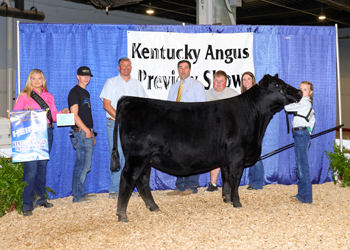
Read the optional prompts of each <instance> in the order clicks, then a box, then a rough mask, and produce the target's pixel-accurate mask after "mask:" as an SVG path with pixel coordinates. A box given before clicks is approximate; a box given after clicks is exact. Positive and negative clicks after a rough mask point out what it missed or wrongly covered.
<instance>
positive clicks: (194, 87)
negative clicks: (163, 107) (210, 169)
mask: <svg viewBox="0 0 350 250" xmlns="http://www.w3.org/2000/svg"><path fill="white" fill-rule="evenodd" d="M177 70H178V72H179V77H180V80H179V81H178V82H176V83H175V84H174V85H172V86H171V88H170V90H169V94H168V101H176V102H205V101H206V96H205V89H204V86H203V84H202V83H201V82H199V81H197V80H195V79H193V78H192V77H190V73H191V63H190V62H189V61H187V60H182V61H180V62H178V64H177ZM198 180H199V175H191V176H187V177H177V178H176V183H175V185H176V189H175V190H174V191H171V192H169V193H167V194H168V195H189V194H195V193H197V192H198V189H197V188H198V186H199V181H198Z"/></svg>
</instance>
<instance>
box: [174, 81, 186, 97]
mask: <svg viewBox="0 0 350 250" xmlns="http://www.w3.org/2000/svg"><path fill="white" fill-rule="evenodd" d="M184 82H185V81H181V83H180V87H179V90H178V91H177V97H176V101H177V102H179V101H181V95H182V88H183V83H184Z"/></svg>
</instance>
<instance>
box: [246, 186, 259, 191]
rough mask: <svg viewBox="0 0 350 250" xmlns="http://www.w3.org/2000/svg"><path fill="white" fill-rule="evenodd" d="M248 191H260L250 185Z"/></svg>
mask: <svg viewBox="0 0 350 250" xmlns="http://www.w3.org/2000/svg"><path fill="white" fill-rule="evenodd" d="M247 189H248V190H258V189H257V188H255V187H252V186H250V185H249V186H248V187H247Z"/></svg>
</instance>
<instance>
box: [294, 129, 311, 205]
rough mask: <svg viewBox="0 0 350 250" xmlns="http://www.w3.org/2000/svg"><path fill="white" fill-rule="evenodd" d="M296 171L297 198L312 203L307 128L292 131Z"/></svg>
mask: <svg viewBox="0 0 350 250" xmlns="http://www.w3.org/2000/svg"><path fill="white" fill-rule="evenodd" d="M293 138H294V152H295V163H296V172H297V175H298V179H299V181H298V194H297V195H296V197H297V199H298V200H299V201H301V202H303V203H312V184H311V177H310V170H309V147H310V134H309V131H308V130H307V129H304V130H298V131H293Z"/></svg>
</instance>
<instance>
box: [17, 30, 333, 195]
mask: <svg viewBox="0 0 350 250" xmlns="http://www.w3.org/2000/svg"><path fill="white" fill-rule="evenodd" d="M19 28H20V48H21V49H20V56H21V90H22V89H23V88H24V85H25V83H26V80H27V77H28V74H29V72H30V71H31V70H32V69H34V68H39V69H41V70H42V71H43V72H44V74H45V76H46V78H47V84H48V89H49V92H51V93H52V94H53V95H54V97H55V102H56V106H57V109H58V110H61V109H63V108H65V107H67V106H68V103H67V97H68V93H69V91H70V89H71V88H72V87H73V86H75V85H76V84H77V79H76V71H77V69H78V68H79V67H80V66H83V65H86V66H89V67H90V68H91V71H92V74H93V75H94V77H92V78H91V82H90V84H89V85H88V87H87V90H88V91H89V92H90V95H91V103H92V115H93V118H94V128H95V130H96V131H97V132H98V136H97V144H96V146H95V149H94V153H93V161H92V167H91V172H90V173H89V174H88V175H87V179H86V187H87V192H89V193H90V192H93V193H96V192H108V187H109V184H110V181H109V154H108V142H107V135H106V123H107V121H106V118H105V111H104V109H103V103H102V101H101V100H100V99H99V98H98V97H99V95H100V92H101V90H102V88H103V85H104V83H105V81H106V80H107V79H108V78H110V77H113V76H116V75H118V74H119V72H118V69H117V62H118V59H119V58H121V57H123V56H126V55H127V31H128V30H131V31H161V32H181V33H208V32H209V33H241V32H253V33H254V52H253V53H254V64H255V75H256V78H257V79H258V80H259V79H261V78H262V76H263V75H264V74H272V75H274V74H276V73H278V74H279V76H280V78H282V79H283V80H285V82H287V83H289V84H291V85H292V86H294V87H297V88H298V86H299V84H300V82H301V81H303V80H308V81H310V82H312V83H313V84H314V110H315V114H316V125H315V129H314V133H318V132H320V131H323V130H326V129H329V128H331V127H334V126H335V125H336V49H335V48H336V30H335V27H304V26H303V27H297V26H251V25H242V26H241V25H237V26H210V25H187V26H185V27H184V26H181V25H132V24H130V25H99V24H33V23H21V24H20V25H19ZM21 90H17V91H21ZM67 108H68V107H67ZM291 120H292V117H290V121H291ZM69 131H70V128H68V127H63V128H57V127H56V128H55V129H54V143H53V147H52V151H51V155H50V161H49V164H48V167H47V186H48V187H50V188H52V189H53V190H54V191H55V192H56V195H50V196H51V197H50V198H59V197H66V196H70V195H71V194H72V174H73V166H74V162H75V151H74V149H73V147H72V145H71V142H70V139H69ZM286 132H287V129H286V119H285V114H284V111H282V112H280V113H278V114H276V115H275V117H274V118H273V120H272V121H271V123H270V125H269V126H268V129H267V131H266V134H265V138H264V140H263V152H262V154H263V155H264V154H266V153H269V152H271V151H273V150H276V149H278V148H280V147H283V146H285V145H287V144H289V143H292V142H293V138H292V135H291V133H290V134H287V133H286ZM334 139H335V132H332V133H329V134H327V135H323V136H321V137H318V138H316V139H314V140H312V142H311V147H310V153H309V155H310V171H311V178H312V183H323V182H327V181H330V180H331V177H330V175H329V174H327V170H328V166H329V162H328V160H327V158H326V157H325V154H324V150H332V146H333V141H334ZM264 165H265V184H271V183H279V184H287V185H288V184H295V183H296V182H297V176H296V172H295V161H294V149H293V148H292V149H288V150H287V151H284V152H282V153H280V154H277V155H275V156H272V157H270V158H268V159H266V160H264ZM247 173H248V169H246V170H245V172H244V174H243V177H242V180H241V185H246V184H248V175H247ZM209 181H210V177H209V174H208V173H206V174H202V175H201V176H200V186H206V185H207V183H208V182H209ZM218 184H219V185H221V178H219V182H218ZM150 186H151V189H152V190H156V189H157V190H159V189H160V190H165V189H173V188H175V177H173V176H170V175H167V174H164V173H162V172H160V171H156V170H154V169H152V173H151V182H150Z"/></svg>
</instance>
